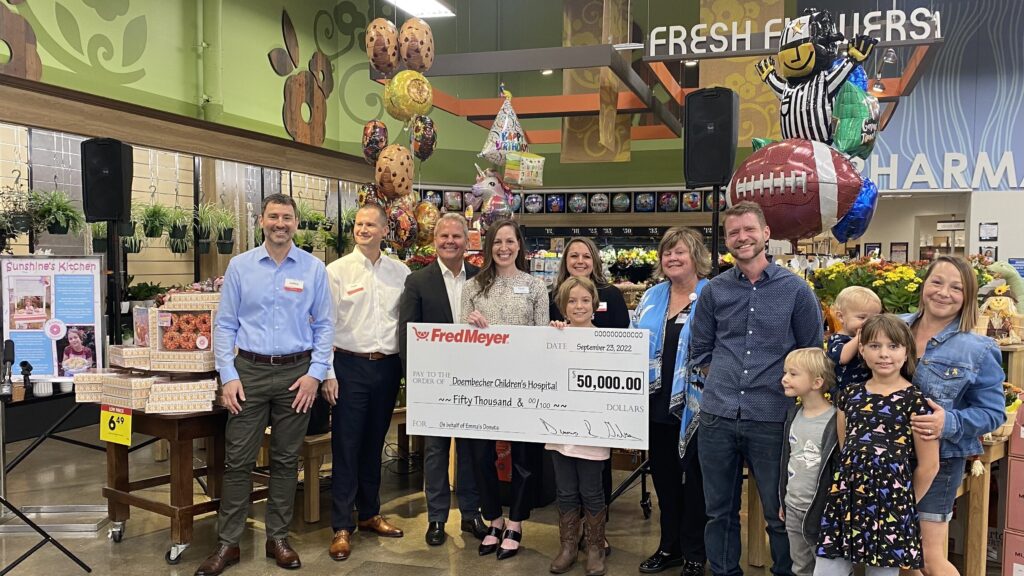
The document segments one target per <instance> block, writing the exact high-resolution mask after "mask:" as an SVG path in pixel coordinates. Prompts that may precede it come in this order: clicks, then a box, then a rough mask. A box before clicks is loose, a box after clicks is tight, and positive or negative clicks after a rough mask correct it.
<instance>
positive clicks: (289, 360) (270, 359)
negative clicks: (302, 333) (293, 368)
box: [238, 348, 313, 366]
mask: <svg viewBox="0 0 1024 576" xmlns="http://www.w3.org/2000/svg"><path fill="white" fill-rule="evenodd" d="M238 355H239V356H241V357H242V358H245V359H246V360H249V361H251V362H255V363H257V364H269V365H271V366H285V365H288V364H295V363H296V362H299V361H301V360H305V359H306V358H309V357H310V356H312V355H313V351H312V350H304V351H302V352H296V353H294V354H284V355H281V356H264V355H263V354H256V353H255V352H249V351H248V350H242V349H241V348H239V349H238Z"/></svg>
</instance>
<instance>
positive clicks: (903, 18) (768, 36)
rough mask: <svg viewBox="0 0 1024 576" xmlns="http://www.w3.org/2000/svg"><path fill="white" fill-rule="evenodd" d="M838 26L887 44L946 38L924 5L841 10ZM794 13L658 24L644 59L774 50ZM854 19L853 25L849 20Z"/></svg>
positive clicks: (935, 14)
mask: <svg viewBox="0 0 1024 576" xmlns="http://www.w3.org/2000/svg"><path fill="white" fill-rule="evenodd" d="M836 20H837V21H836V26H837V27H838V28H839V30H844V31H845V32H846V36H847V38H852V37H853V36H856V35H858V34H867V35H869V36H873V37H875V38H878V39H880V40H882V41H883V42H885V43H887V44H892V43H895V42H907V41H911V42H914V41H925V40H937V39H941V38H942V20H941V18H940V13H939V12H937V11H932V10H929V9H928V8H925V7H920V8H915V9H914V10H912V11H910V12H909V13H908V12H906V11H905V10H884V11H883V10H874V11H871V12H866V13H863V14H861V13H859V12H855V13H853V14H839V15H838V16H837V17H836ZM788 23H789V18H772V19H770V20H768V21H766V22H765V23H764V27H763V28H760V29H758V27H757V25H755V24H754V22H752V21H750V20H746V21H743V22H730V23H725V22H712V23H707V22H701V23H699V24H694V25H693V26H688V27H687V26H655V27H654V28H652V29H651V33H650V35H649V36H648V38H647V55H646V56H645V57H644V60H673V59H676V60H678V59H681V58H684V57H691V58H692V57H700V56H701V55H709V54H710V55H714V56H739V55H746V56H753V55H760V54H774V53H775V52H777V50H778V45H779V39H780V38H781V37H782V32H783V30H785V29H786V25H787V24H788ZM848 24H849V26H848Z"/></svg>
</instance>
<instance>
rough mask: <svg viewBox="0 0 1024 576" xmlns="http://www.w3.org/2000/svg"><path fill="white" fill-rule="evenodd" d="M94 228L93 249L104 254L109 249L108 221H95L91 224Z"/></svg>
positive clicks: (94, 251) (96, 252)
mask: <svg viewBox="0 0 1024 576" xmlns="http://www.w3.org/2000/svg"><path fill="white" fill-rule="evenodd" d="M89 227H90V228H91V229H92V251H93V253H95V254H102V253H104V252H106V251H107V223H106V222H94V223H92V224H90V226H89Z"/></svg>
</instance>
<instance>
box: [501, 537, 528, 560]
mask: <svg viewBox="0 0 1024 576" xmlns="http://www.w3.org/2000/svg"><path fill="white" fill-rule="evenodd" d="M501 540H502V542H504V541H505V540H515V541H516V542H522V541H523V533H522V532H516V531H515V530H508V529H506V530H505V532H504V533H503V534H502V535H501ZM519 548H522V546H519V547H517V548H501V547H500V544H499V548H498V560H505V559H506V558H511V557H513V556H515V555H516V554H519Z"/></svg>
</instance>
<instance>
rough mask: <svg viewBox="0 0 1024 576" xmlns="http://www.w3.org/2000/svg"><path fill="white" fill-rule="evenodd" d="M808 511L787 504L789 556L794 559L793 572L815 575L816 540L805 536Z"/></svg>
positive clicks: (797, 574)
mask: <svg viewBox="0 0 1024 576" xmlns="http://www.w3.org/2000/svg"><path fill="white" fill-rule="evenodd" d="M806 514H807V513H806V511H804V510H797V509H796V508H793V507H792V506H786V535H787V536H789V556H790V558H792V559H793V574H795V575H796V576H813V574H814V560H815V557H814V549H815V547H816V546H817V545H816V543H815V542H813V541H808V540H807V539H806V538H805V537H804V530H803V524H804V516H805V515H806Z"/></svg>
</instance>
